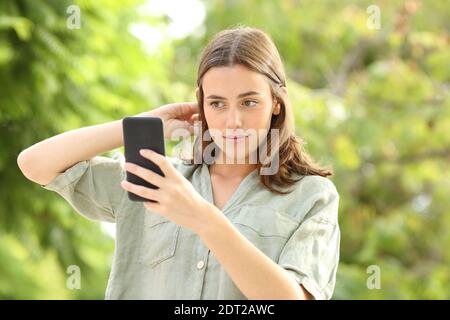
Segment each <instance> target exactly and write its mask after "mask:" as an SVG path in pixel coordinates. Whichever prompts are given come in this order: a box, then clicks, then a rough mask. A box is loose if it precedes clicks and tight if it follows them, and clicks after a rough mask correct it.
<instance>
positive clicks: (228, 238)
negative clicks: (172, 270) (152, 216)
mask: <svg viewBox="0 0 450 320" xmlns="http://www.w3.org/2000/svg"><path fill="white" fill-rule="evenodd" d="M207 210H210V211H211V212H210V213H209V214H206V215H205V216H208V217H211V220H210V218H208V222H207V223H208V225H207V226H204V227H203V228H202V230H200V231H198V232H197V233H198V235H199V236H200V238H201V239H202V240H203V242H204V243H205V245H206V246H207V247H208V248H209V249H210V250H211V251H212V252H213V254H214V256H215V257H216V259H217V260H218V261H219V263H220V264H221V265H222V266H223V267H224V269H225V270H226V272H227V274H228V275H229V276H230V277H231V279H232V280H233V282H234V283H235V284H236V286H237V287H238V288H239V290H241V292H242V293H243V294H244V295H245V296H246V297H247V298H248V299H252V300H258V299H261V300H265V299H283V300H290V299H294V300H298V299H300V300H303V299H312V296H311V295H310V294H309V292H308V291H306V290H305V289H304V288H303V286H301V285H299V284H298V283H297V282H296V281H295V279H293V278H292V277H291V276H290V275H289V274H288V273H287V272H286V270H285V269H283V268H282V267H280V266H279V265H277V264H276V263H275V262H274V261H272V260H271V259H270V258H269V257H267V256H266V255H265V254H264V253H263V252H262V251H260V250H259V249H258V248H257V247H255V246H254V245H253V244H252V243H251V242H250V241H249V240H248V239H247V238H245V237H244V236H243V235H242V234H241V233H240V232H239V231H238V230H237V229H236V228H235V227H234V225H233V224H232V223H231V222H230V221H229V220H228V219H227V218H226V217H225V216H224V215H223V213H222V212H221V211H220V210H219V209H218V208H217V207H215V206H213V205H210V206H208V209H207Z"/></svg>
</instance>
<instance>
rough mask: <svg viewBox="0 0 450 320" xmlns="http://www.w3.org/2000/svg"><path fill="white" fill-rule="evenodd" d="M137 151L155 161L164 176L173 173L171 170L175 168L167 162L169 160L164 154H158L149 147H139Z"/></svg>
mask: <svg viewBox="0 0 450 320" xmlns="http://www.w3.org/2000/svg"><path fill="white" fill-rule="evenodd" d="M139 153H140V154H141V155H142V156H143V157H144V158H147V159H148V160H150V161H152V162H153V163H155V164H156V165H157V166H158V167H159V168H160V169H161V171H162V173H163V174H164V176H166V177H167V176H168V175H171V174H172V173H173V170H175V169H174V168H173V167H172V164H171V163H170V162H169V160H167V158H166V157H165V156H163V155H161V154H159V153H158V152H155V151H153V150H150V149H141V150H139Z"/></svg>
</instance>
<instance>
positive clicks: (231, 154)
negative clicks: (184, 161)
mask: <svg viewBox="0 0 450 320" xmlns="http://www.w3.org/2000/svg"><path fill="white" fill-rule="evenodd" d="M202 85H203V97H204V98H203V99H204V100H203V109H204V114H205V117H206V122H207V124H208V128H209V132H210V134H211V137H212V139H213V140H214V143H215V144H216V145H217V147H218V150H217V151H219V152H220V153H221V155H222V156H223V158H222V159H223V160H224V161H226V163H236V161H237V160H239V163H245V162H242V161H246V160H248V159H249V154H250V153H254V152H256V150H257V147H258V146H259V144H260V142H262V141H263V138H264V137H265V136H266V135H267V132H268V130H269V129H270V121H271V117H272V114H278V113H279V111H280V105H279V104H278V103H275V100H274V99H273V98H272V94H271V90H270V85H269V83H268V79H267V78H266V77H265V76H264V75H262V74H260V73H258V72H254V71H251V70H249V69H247V68H246V67H244V66H242V65H235V66H233V67H215V68H211V69H210V70H208V71H207V72H206V73H205V75H204V76H203V81H202ZM254 159H256V158H254ZM250 160H251V159H250ZM249 163H256V162H249Z"/></svg>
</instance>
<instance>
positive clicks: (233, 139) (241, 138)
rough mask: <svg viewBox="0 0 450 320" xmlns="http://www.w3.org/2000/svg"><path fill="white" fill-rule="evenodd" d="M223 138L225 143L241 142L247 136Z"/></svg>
mask: <svg viewBox="0 0 450 320" xmlns="http://www.w3.org/2000/svg"><path fill="white" fill-rule="evenodd" d="M223 137H224V138H225V140H227V141H233V142H238V141H243V140H244V139H245V138H246V137H248V136H223Z"/></svg>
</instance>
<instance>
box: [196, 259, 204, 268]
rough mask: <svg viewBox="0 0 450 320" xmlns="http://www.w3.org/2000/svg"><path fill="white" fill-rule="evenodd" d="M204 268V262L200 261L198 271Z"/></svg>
mask: <svg viewBox="0 0 450 320" xmlns="http://www.w3.org/2000/svg"><path fill="white" fill-rule="evenodd" d="M204 266H205V263H204V262H203V261H201V260H200V261H199V262H197V269H201V268H203V267H204Z"/></svg>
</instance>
